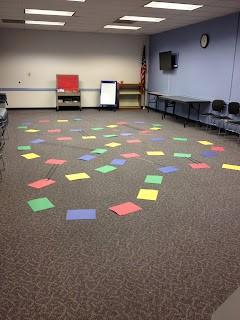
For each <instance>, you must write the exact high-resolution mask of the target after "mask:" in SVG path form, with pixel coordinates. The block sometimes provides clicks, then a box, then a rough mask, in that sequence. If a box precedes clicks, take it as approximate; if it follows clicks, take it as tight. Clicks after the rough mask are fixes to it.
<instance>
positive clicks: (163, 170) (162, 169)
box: [158, 166, 179, 173]
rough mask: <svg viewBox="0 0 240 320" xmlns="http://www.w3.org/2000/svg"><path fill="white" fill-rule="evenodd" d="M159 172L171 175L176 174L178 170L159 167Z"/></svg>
mask: <svg viewBox="0 0 240 320" xmlns="http://www.w3.org/2000/svg"><path fill="white" fill-rule="evenodd" d="M158 170H159V171H161V172H162V173H172V172H176V171H178V170H179V169H178V168H176V167H171V166H170V167H161V168H159V169H158Z"/></svg>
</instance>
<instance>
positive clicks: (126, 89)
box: [119, 83, 142, 109]
mask: <svg viewBox="0 0 240 320" xmlns="http://www.w3.org/2000/svg"><path fill="white" fill-rule="evenodd" d="M141 100H142V93H141V85H140V84H139V83H120V84H119V108H120V109H124V108H126V109H128V108H129V109H140V108H141Z"/></svg>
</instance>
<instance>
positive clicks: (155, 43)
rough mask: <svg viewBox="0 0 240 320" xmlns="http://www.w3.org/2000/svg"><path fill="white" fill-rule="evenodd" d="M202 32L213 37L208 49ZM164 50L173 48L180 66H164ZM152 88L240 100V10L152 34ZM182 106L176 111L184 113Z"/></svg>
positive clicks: (150, 88) (150, 72) (150, 56)
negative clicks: (165, 68)
mask: <svg viewBox="0 0 240 320" xmlns="http://www.w3.org/2000/svg"><path fill="white" fill-rule="evenodd" d="M202 33H208V34H209V37H210V42H209V45H208V47H207V48H206V49H203V48H201V46H200V37H201V34H202ZM161 51H172V52H173V53H176V54H177V55H178V68H177V69H175V70H172V71H161V70H160V68H159V52H161ZM148 89H149V91H158V92H161V93H163V94H168V95H181V96H188V97H195V98H202V99H206V100H210V101H212V100H214V99H223V100H225V102H226V103H227V102H229V101H233V100H236V101H239V102H240V32H239V14H232V15H228V16H225V17H221V18H217V19H214V20H209V21H206V22H202V23H199V24H195V25H191V26H187V27H184V28H180V29H175V30H171V31H168V32H164V33H160V34H156V35H152V36H151V37H150V51H149V84H148ZM209 107H210V106H206V108H203V111H206V110H207V109H208V108H209ZM182 109H183V108H180V107H179V108H177V111H176V113H178V114H181V115H184V110H182ZM185 114H186V113H185Z"/></svg>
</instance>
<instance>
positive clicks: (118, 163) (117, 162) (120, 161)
mask: <svg viewBox="0 0 240 320" xmlns="http://www.w3.org/2000/svg"><path fill="white" fill-rule="evenodd" d="M126 161H127V160H125V159H114V160H113V161H112V162H111V164H113V165H116V166H123V165H124V164H125V162H126Z"/></svg>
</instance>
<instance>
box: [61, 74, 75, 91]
mask: <svg viewBox="0 0 240 320" xmlns="http://www.w3.org/2000/svg"><path fill="white" fill-rule="evenodd" d="M57 89H63V90H64V91H69V92H78V91H79V79H78V75H75V74H72V75H69V74H57Z"/></svg>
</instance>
